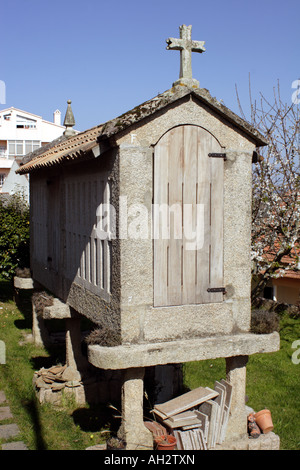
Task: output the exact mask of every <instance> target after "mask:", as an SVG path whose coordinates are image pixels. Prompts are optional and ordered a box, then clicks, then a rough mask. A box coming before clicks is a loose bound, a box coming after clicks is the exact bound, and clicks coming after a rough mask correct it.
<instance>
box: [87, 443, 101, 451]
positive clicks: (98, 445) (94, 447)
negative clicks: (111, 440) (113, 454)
mask: <svg viewBox="0 0 300 470" xmlns="http://www.w3.org/2000/svg"><path fill="white" fill-rule="evenodd" d="M85 450H106V444H96V445H95V446H91V447H87V448H86V449H85Z"/></svg>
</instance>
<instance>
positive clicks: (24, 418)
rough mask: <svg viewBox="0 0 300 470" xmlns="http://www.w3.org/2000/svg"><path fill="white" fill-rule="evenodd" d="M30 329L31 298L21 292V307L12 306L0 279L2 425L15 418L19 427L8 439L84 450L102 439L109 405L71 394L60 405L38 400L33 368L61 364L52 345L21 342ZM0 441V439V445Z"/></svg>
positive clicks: (35, 446)
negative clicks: (81, 401)
mask: <svg viewBox="0 0 300 470" xmlns="http://www.w3.org/2000/svg"><path fill="white" fill-rule="evenodd" d="M30 333H31V302H30V298H29V297H27V298H26V295H25V298H23V299H22V307H20V309H19V308H17V307H16V304H15V302H14V301H13V300H12V289H11V287H10V285H9V284H8V283H7V282H1V281H0V340H2V341H4V342H5V346H6V363H5V364H0V390H3V391H4V392H5V395H6V397H7V400H8V404H9V406H10V409H11V412H12V414H13V419H10V420H9V421H5V424H9V423H16V424H17V425H18V426H19V428H20V431H21V434H19V435H18V436H16V437H15V438H14V439H10V441H12V440H18V441H19V440H23V441H24V442H25V444H26V445H27V447H28V448H29V449H30V450H81V449H82V450H84V449H86V448H87V447H89V446H92V445H95V444H100V443H102V442H104V441H105V438H106V437H107V435H108V433H103V432H102V431H104V432H105V429H108V426H109V424H110V410H109V409H106V408H104V409H103V407H101V406H92V405H91V406H89V405H86V406H85V407H82V406H80V408H79V407H78V405H76V404H75V403H73V402H72V400H70V399H69V400H68V401H66V402H65V403H64V404H63V406H62V407H60V408H57V407H53V406H51V405H49V404H43V405H41V404H40V403H38V401H37V400H36V397H35V393H34V390H33V386H32V378H33V372H34V371H36V370H39V369H40V368H41V367H46V368H47V367H50V366H52V365H55V363H59V362H62V363H64V351H60V350H59V349H58V350H57V349H56V350H55V355H51V351H47V350H45V349H44V348H43V347H37V346H35V345H34V344H32V343H29V342H24V336H25V335H26V334H30ZM55 361H57V362H55ZM1 424H2V423H1ZM4 442H6V441H1V439H0V446H1V444H2V443H4ZM0 448H1V447H0Z"/></svg>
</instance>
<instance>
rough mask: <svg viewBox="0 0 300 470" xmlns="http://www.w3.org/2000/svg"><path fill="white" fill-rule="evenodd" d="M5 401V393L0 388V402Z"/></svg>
mask: <svg viewBox="0 0 300 470" xmlns="http://www.w3.org/2000/svg"><path fill="white" fill-rule="evenodd" d="M5 402H6V396H5V393H4V392H3V391H2V390H0V404H2V403H5Z"/></svg>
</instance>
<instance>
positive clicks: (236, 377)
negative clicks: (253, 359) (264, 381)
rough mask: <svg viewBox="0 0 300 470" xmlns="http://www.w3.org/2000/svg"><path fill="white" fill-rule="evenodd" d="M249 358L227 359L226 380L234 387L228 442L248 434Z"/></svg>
mask: <svg viewBox="0 0 300 470" xmlns="http://www.w3.org/2000/svg"><path fill="white" fill-rule="evenodd" d="M247 362H248V356H236V357H229V358H226V380H227V381H228V382H229V383H230V385H232V401H231V407H230V415H229V421H228V428H227V435H226V440H227V439H228V440H229V439H232V438H237V437H241V436H244V435H245V434H247V413H246V406H245V396H246V364H247Z"/></svg>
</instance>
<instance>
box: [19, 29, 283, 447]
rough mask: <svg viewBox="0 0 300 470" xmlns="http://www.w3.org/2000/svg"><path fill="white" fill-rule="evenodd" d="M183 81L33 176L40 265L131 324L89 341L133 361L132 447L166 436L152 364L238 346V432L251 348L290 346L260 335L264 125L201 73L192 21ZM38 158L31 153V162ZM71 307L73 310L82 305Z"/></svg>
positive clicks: (74, 292) (47, 281) (35, 271)
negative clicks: (151, 383)
mask: <svg viewBox="0 0 300 470" xmlns="http://www.w3.org/2000/svg"><path fill="white" fill-rule="evenodd" d="M180 33H181V37H180V39H176V40H175V39H172V38H170V39H168V41H167V42H168V48H169V49H172V48H173V49H178V50H180V54H181V67H180V77H179V80H177V81H176V82H175V83H174V84H173V86H172V88H171V89H169V90H168V91H166V92H164V93H162V94H160V95H158V96H156V97H155V98H153V99H150V100H149V101H147V102H145V103H143V104H141V105H140V106H137V107H135V108H134V109H132V110H131V111H129V112H127V113H125V114H123V115H122V116H120V117H117V118H116V119H113V120H111V121H109V122H106V123H105V124H100V125H98V126H96V127H94V128H92V129H89V130H87V131H85V132H81V133H79V134H77V135H70V136H69V137H68V138H66V139H63V140H62V141H61V142H58V143H57V144H55V145H53V146H52V148H47V149H45V151H44V152H42V153H40V154H39V155H38V156H36V157H35V158H32V159H31V160H30V159H28V158H27V162H26V163H25V164H24V165H23V166H22V167H21V168H20V169H19V173H21V174H25V173H29V174H30V207H31V271H32V277H33V280H34V281H37V282H38V283H40V284H41V285H42V286H44V287H45V288H46V289H48V290H49V291H50V292H51V293H52V294H53V295H54V296H55V297H56V298H57V299H59V301H58V302H60V305H63V306H65V308H66V310H67V311H68V312H69V311H71V312H72V315H73V314H75V313H76V315H78V314H79V315H83V316H85V317H88V318H89V319H91V320H92V321H93V322H94V323H95V324H97V325H99V327H100V328H107V329H108V330H110V331H114V332H117V333H118V335H117V341H116V342H115V343H114V344H113V345H110V346H107V345H103V344H93V345H90V346H89V347H88V360H89V362H90V363H91V364H93V365H94V366H96V367H97V368H99V369H104V370H123V371H124V375H123V385H122V431H123V434H124V435H125V438H126V442H127V448H128V449H135V448H139V449H141V448H149V447H151V446H152V436H151V434H150V431H149V430H148V429H146V427H145V426H144V424H143V390H144V374H145V369H146V368H148V367H150V366H157V365H167V364H179V363H184V362H188V361H201V360H204V359H214V358H224V359H225V360H226V370H227V377H226V380H227V381H228V382H229V383H230V384H231V385H232V390H233V391H232V405H231V413H230V418H229V424H228V431H227V437H226V439H228V440H230V439H234V440H235V441H237V440H238V439H239V438H241V437H244V436H245V435H246V433H247V417H246V410H245V385H246V363H247V358H248V356H249V355H251V354H254V353H258V352H259V353H262V352H272V351H276V350H277V349H278V348H279V336H278V334H277V333H271V334H262V335H254V334H252V333H250V317H251V304H250V283H251V269H250V268H251V266H250V264H251V262H250V243H251V240H250V239H251V189H252V185H251V171H252V163H253V162H255V161H256V160H257V155H258V153H257V152H258V147H260V146H265V145H266V144H267V142H266V140H265V139H264V137H263V136H262V135H261V134H260V133H259V132H258V131H257V130H256V129H254V128H253V127H251V126H250V125H249V124H248V123H247V122H245V121H244V120H242V119H241V118H240V117H238V116H237V115H235V114H234V113H233V112H232V111H230V110H229V109H228V108H227V107H225V106H224V105H223V104H221V103H220V102H219V101H217V100H216V99H215V98H213V97H212V96H211V95H210V93H209V91H208V90H206V89H203V88H200V87H199V83H198V82H197V81H196V80H195V79H193V78H192V73H191V52H192V51H195V52H197V51H198V52H203V51H204V47H203V43H198V42H196V41H191V27H186V26H182V27H181V28H180ZM28 160H29V161H28ZM72 315H71V317H72Z"/></svg>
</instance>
